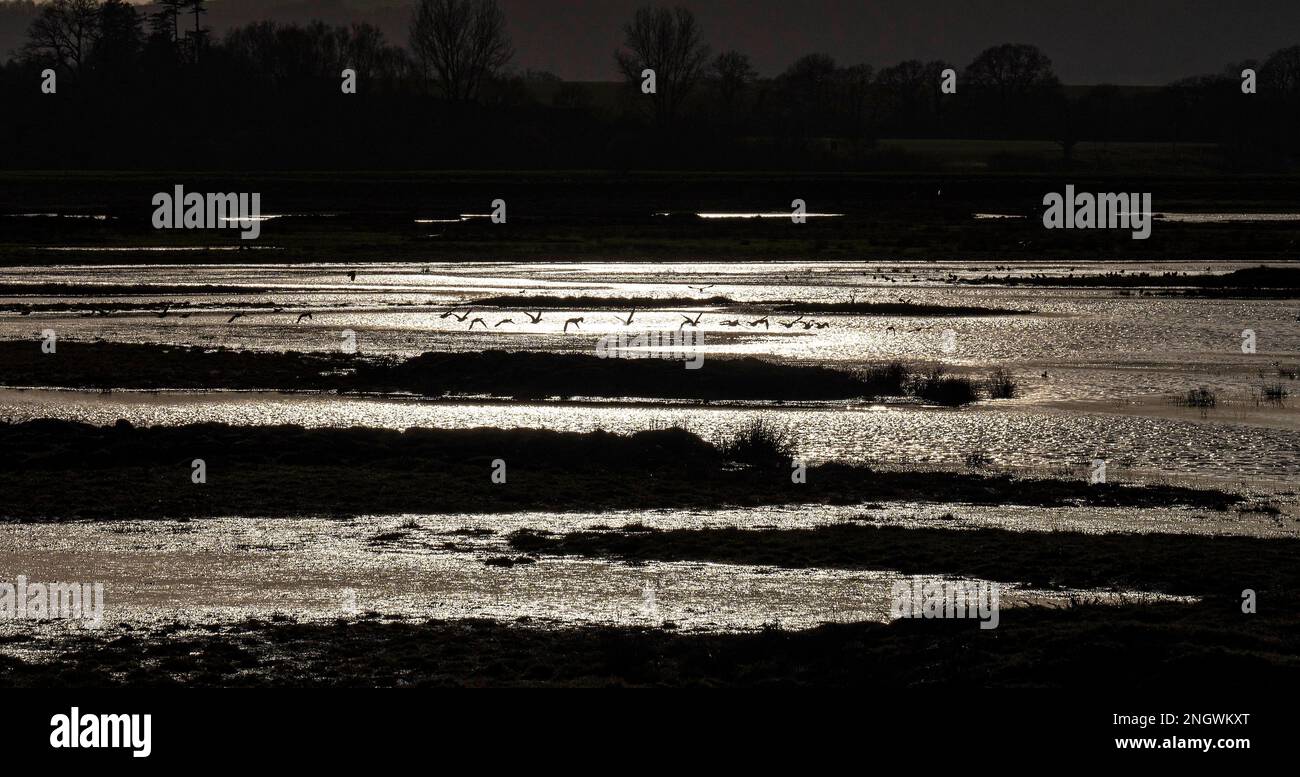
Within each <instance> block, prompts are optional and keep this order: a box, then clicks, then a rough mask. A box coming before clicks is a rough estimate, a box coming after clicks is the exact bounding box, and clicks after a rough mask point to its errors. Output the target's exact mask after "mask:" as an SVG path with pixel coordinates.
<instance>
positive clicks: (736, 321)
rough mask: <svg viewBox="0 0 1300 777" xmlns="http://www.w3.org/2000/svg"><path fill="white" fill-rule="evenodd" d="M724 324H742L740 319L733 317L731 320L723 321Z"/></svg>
mask: <svg viewBox="0 0 1300 777" xmlns="http://www.w3.org/2000/svg"><path fill="white" fill-rule="evenodd" d="M722 325H723V326H740V321H739V320H738V319H734V318H733V319H731V320H730V321H723V322H722Z"/></svg>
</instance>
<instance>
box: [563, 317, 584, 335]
mask: <svg viewBox="0 0 1300 777" xmlns="http://www.w3.org/2000/svg"><path fill="white" fill-rule="evenodd" d="M583 320H584V319H581V318H571V319H569V320H568V321H565V322H564V331H565V332H568V331H569V324H573V326H574V327H575V328H577V329H582V322H583Z"/></svg>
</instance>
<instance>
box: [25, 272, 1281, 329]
mask: <svg viewBox="0 0 1300 777" xmlns="http://www.w3.org/2000/svg"><path fill="white" fill-rule="evenodd" d="M425 272H428V270H425ZM787 277H788V275H787ZM347 278H348V281H356V270H351V272H348V273H347ZM714 286H716V283H710V285H707V286H689V285H688V286H686V288H690V290H692V291H695V292H698V294H705V292H706V291H707V290H710V288H712V287H714ZM172 305H173V303H164V304H162V307H161V309H160V311H159V312H157V317H159V318H166V317H168V314H169V313H170V311H172ZM31 312H32V311H31V308H30V307H27V308H23V309H22V311H21V312H19V314H21V316H30V314H31ZM270 312H272V313H283V312H285V308H273V309H272V311H270ZM474 313H476V311H474V309H473V308H471V309H468V311H465V312H464V313H460V312H459V311H456V309H452V311H447V312H445V313H442V314H441V316H439V318H442V320H447V318H454V320H456V322H459V324H465V322H467V321H468V322H469V330H471V331H473V329H474V326H478V325H482V327H484V329H485V330H491V329H499V327H502V326H506V325H507V324H511V325H513V324H515V320H513V318H502V320H500V321H497V324H495V325H493V326H489V325H487V321H486V320H485V318H482V317H481V316H478V317H474V318H471V316H473V314H474ZM636 314H637V309H636V308H633V309H632V311H630V312H629V313H628V317H627V318H619V321H620V322H621V324H623V326H632V321H633V320H634V318H636ZM679 314H680V316H681V324H680V325H679V326H677V331H681V330H684V329H686V327H688V326H692V327H699V324H701V321H702V318H703V316H705V314H703V313H697V314H695V317H694V318H692V317H690V316H686V314H685V313H679ZM92 316H108V312H107V311H103V309H99V308H96V309H95V311H94V312H92ZM178 316H179V317H181V318H188V317H190V316H192V313H191V312H186V313H179V314H178ZM524 316H526V317H528V321H529V324H541V322H542V317H543V313H542V311H541V309H538V311H537V313H529V312H524ZM246 317H248V313H243V312H235V313H234V314H231V316H230V318H227V320H226V324H227V325H229V324H234V322H235V321H239V320H240V318H246ZM1296 318H1297V320H1300V316H1297V317H1296ZM312 320H313V318H312V314H311V313H300V314H299V316H298V320H296V321H295V324H302V322H303V321H312ZM585 322H586V318H585V317H581V316H578V317H575V318H567V320H565V321H564V333H565V334H568V330H569V327H573V329H576V330H578V331H581V329H582V324H585ZM719 324H720V326H728V327H740V326H749V327H750V329H757V327H759V326H762V327H763V329H766V330H770V329H771V327H772V320H771V317H770V316H763V317H762V318H755V320H753V321H748V322H746V321H741V320H740V318H728V320H724V321H720V322H719ZM776 324H777V325H779V326H784V327H785V329H794V327H796V326H802V327H803V331H810V330H814V329H818V330H822V329H829V326H831V324H829V322H827V321H814V320H809V318H807V317H806V316H802V314H801V316H800V317H798V318H794V320H793V321H777V322H776ZM928 329H933V327H932V326H918V327H915V329H911V330H909V331H911V333H919V331H926V330H928ZM885 331H888V333H889V334H896V333H897V331H898V330H897V329H896V327H893V326H888V327H885Z"/></svg>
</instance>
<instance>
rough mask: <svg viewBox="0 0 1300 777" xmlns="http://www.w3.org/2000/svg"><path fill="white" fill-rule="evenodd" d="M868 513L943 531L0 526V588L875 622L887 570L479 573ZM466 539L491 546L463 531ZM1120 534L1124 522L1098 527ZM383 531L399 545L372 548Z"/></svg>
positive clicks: (163, 612) (764, 515) (158, 601)
mask: <svg viewBox="0 0 1300 777" xmlns="http://www.w3.org/2000/svg"><path fill="white" fill-rule="evenodd" d="M864 512H870V513H871V517H872V520H873V521H874V522H878V523H888V524H901V525H929V526H934V525H937V524H936V521H941V522H942V521H943V520H945V519H939V518H938V517H937V516H939V515H941V514H940V513H938V512H937V511H936V510H935V509H934V508H921V509H907V508H896V509H886V510H876V511H864V510H863V509H861V508H831V509H822V508H817V509H816V510H807V509H802V510H801V509H791V508H782V509H771V510H768V509H759V510H743V511H741V510H730V511H717V512H695V513H682V512H668V511H664V512H650V513H614V514H567V515H555V514H547V513H521V514H513V515H498V516H493V515H488V516H484V515H473V516H468V515H467V516H388V517H362V518H357V519H355V520H352V521H338V520H327V519H298V520H271V521H262V520H250V519H247V518H234V519H222V520H205V521H191V522H185V523H176V522H160V521H155V522H110V523H73V524H58V525H51V524H37V525H25V526H14V525H6V526H0V580H13V579H14V578H15V577H16V576H17V575H25V576H26V577H27V578H28V580H29V581H32V582H41V581H78V582H102V583H103V584H104V586H105V599H106V606H105V621H106V623H109V624H115V623H119V622H127V623H132V624H137V625H139V624H151V623H152V624H156V623H162V622H170V621H180V622H188V623H211V622H228V621H236V620H240V619H243V618H247V617H251V616H263V617H264V616H267V615H270V614H275V613H279V614H286V615H293V616H296V617H298V618H302V619H313V618H330V617H346V616H350V615H356V614H358V613H360V612H366V611H374V612H379V613H383V614H385V615H405V616H413V617H432V618H463V617H495V618H501V619H506V620H510V619H514V618H517V617H528V618H534V619H538V620H542V621H548V622H554V623H569V624H572V623H603V624H641V625H648V624H654V625H659V624H661V623H663V622H665V621H668V622H672V623H675V624H677V625H678V626H680V627H682V628H684V629H688V630H737V629H753V628H758V627H760V626H762V625H763V624H780V625H782V626H786V627H789V628H806V627H810V626H815V625H817V624H820V623H826V622H839V621H843V622H848V621H877V622H886V621H888V620H889V619H890V615H889V609H890V601H891V600H890V594H891V590H892V586H893V584H894V583H895V582H896V581H898V580H901V579H904V577H903V576H901V575H899V574H897V573H894V572H885V571H852V572H850V571H842V570H831V569H804V570H791V569H780V568H773V567H757V566H743V565H730V564H711V563H694V562H673V563H659V562H653V563H645V564H631V563H623V562H614V561H603V560H590V559H580V558H563V557H546V556H544V557H542V558H541V559H540V560H539V561H537V563H533V564H522V565H518V566H514V567H510V568H503V567H497V566H489V565H488V564H486V563H484V562H485V561H487V560H488V559H491V558H495V557H500V556H512V557H515V556H518V554H516V553H512V552H510V550H509V548H508V546H507V545H506V540H505V536H506V535H507V534H508V533H509V532H511V531H513V530H515V529H519V528H543V529H548V530H552V531H573V530H579V529H591V528H597V527H602V526H621V525H623V524H626V523H632V522H636V523H644V524H645V525H648V526H655V527H660V528H701V527H718V526H736V525H739V526H746V527H750V528H756V527H760V526H761V527H778V528H792V527H807V526H816V525H820V524H824V523H827V522H828V521H833V520H842V519H849V518H854V517H857V516H861V515H863V514H864ZM959 512H960V513H961V515H962V517H950V518H947V519H946V521H947V523H948V524H950V525H952V526H954V527H957V526H960V527H973V526H981V525H998V524H999V523H1001V521H1000V519H999V518H997V517H995V515H994V511H989V510H975V511H969V510H960V511H959ZM1014 512H1018V513H1020V520H1013V521H1012V522H1011V523H1012V525H1016V526H1019V527H1020V528H1033V525H1034V523H1035V522H1047V521H1050V522H1051V523H1052V524H1053V525H1054V526H1056V527H1059V526H1061V524H1062V522H1064V523H1065V524H1069V523H1070V521H1071V517H1070V516H1072V515H1073V516H1076V517H1077V519H1078V520H1080V521H1081V522H1082V524H1081V525H1080V526H1078V527H1076V528H1082V527H1083V524H1091V525H1093V526H1094V527H1099V526H1100V524H1102V523H1104V522H1105V521H1106V520H1112V521H1116V522H1122V521H1123V520H1124V516H1123V514H1122V511H1079V510H1068V511H1061V513H1062V514H1061V515H1056V516H1050V517H1049V516H1047V515H1046V514H1045V513H1044V511H1041V510H1039V511H1037V516H1036V517H1033V518H1031V517H1030V516H1031V514H1032V513H1033V511H1031V510H1019V511H1014ZM1157 512H1158V511H1157ZM1170 517H1172V516H1170ZM1186 518H1187V516H1183V519H1184V520H1183V521H1182V523H1185V522H1186ZM1201 518H1203V519H1204V520H1205V521H1206V524H1205V527H1203V528H1210V527H1215V526H1217V527H1218V528H1222V527H1224V526H1227V525H1229V524H1230V523H1231V519H1228V518H1223V519H1213V518H1210V517H1208V516H1201ZM1162 523H1164V522H1162V521H1160V520H1159V519H1155V520H1153V521H1152V523H1151V524H1150V525H1149V526H1148V527H1147V528H1149V529H1151V530H1160V526H1161V525H1162ZM1165 525H1169V524H1165ZM1045 526H1046V524H1044V527H1045ZM475 529H478V530H484V529H486V530H489V531H491V532H492V534H490V535H487V536H470V535H468V534H467V533H466V532H467V531H470V530H475ZM1122 529H1123V527H1122V526H1120V525H1119V523H1116V524H1115V525H1112V526H1110V527H1101V530H1122ZM389 533H396V534H400V535H401V536H400V538H399V539H395V540H389V541H383V542H380V541H377V540H376V538H377V537H380V536H381V535H384V534H389ZM941 577H942V576H936V577H935V579H940V578H941ZM946 579H949V580H956V579H959V578H946ZM647 591H650V592H652V593H649V594H648V593H647ZM1000 593H1001V604H1002V606H1006V607H1012V606H1017V605H1023V604H1028V603H1059V602H1064V601H1066V600H1068V599H1069V597H1070V596H1071V595H1076V594H1080V593H1083V594H1084V595H1087V596H1094V597H1096V598H1099V599H1105V598H1107V597H1110V596H1113V595H1115V594H1116V593H1117V592H1079V591H1075V590H1060V591H1055V590H1054V591H1043V590H1035V589H1030V588H1024V587H1018V586H1013V585H1009V584H1002V585H1000ZM1120 593H1124V594H1128V595H1133V594H1135V593H1140V592H1120ZM1141 595H1142V596H1149V597H1150V598H1162V597H1155V596H1151V595H1149V594H1141ZM24 628H30V625H29V624H25V623H13V624H5V623H3V622H0V633H4V629H18V630H22V629H24Z"/></svg>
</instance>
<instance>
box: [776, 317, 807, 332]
mask: <svg viewBox="0 0 1300 777" xmlns="http://www.w3.org/2000/svg"><path fill="white" fill-rule="evenodd" d="M776 323H778V324H780V325H781V326H783V327H785V328H786V329H790V328H792V327H793V326H794V325H795V324H800V323H803V316H799V317H798V318H796V319H795V320H793V321H778V322H776Z"/></svg>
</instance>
